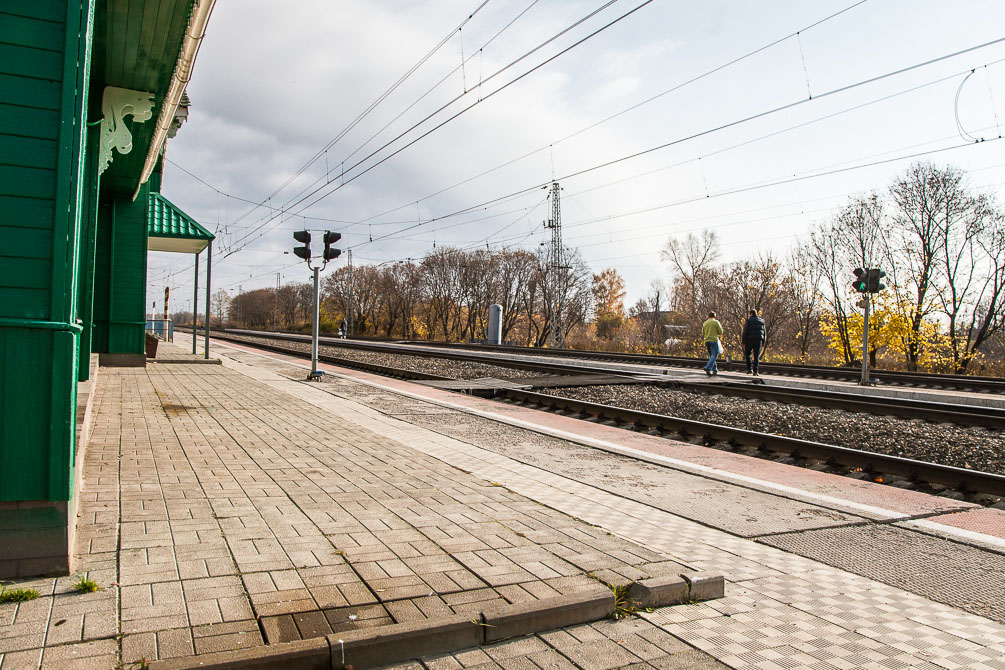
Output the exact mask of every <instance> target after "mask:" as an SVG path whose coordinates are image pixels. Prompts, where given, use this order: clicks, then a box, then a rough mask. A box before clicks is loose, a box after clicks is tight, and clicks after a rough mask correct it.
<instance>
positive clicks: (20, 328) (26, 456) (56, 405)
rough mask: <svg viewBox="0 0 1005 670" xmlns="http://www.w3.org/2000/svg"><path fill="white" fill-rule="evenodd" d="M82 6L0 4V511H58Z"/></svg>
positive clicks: (72, 308)
mask: <svg viewBox="0 0 1005 670" xmlns="http://www.w3.org/2000/svg"><path fill="white" fill-rule="evenodd" d="M92 33H93V2H92V0H78V1H75V2H70V3H67V2H65V1H61V0H49V1H47V2H33V1H31V0H3V2H2V3H0V500H68V499H69V497H70V494H71V490H72V488H71V487H72V481H73V479H72V477H73V473H72V459H73V444H74V432H75V410H76V372H77V360H78V336H77V333H78V331H79V327H78V326H77V325H76V324H75V323H74V320H75V316H76V306H77V299H76V291H77V277H76V267H77V263H78V255H79V238H80V234H79V227H80V208H81V200H82V195H83V188H84V184H83V177H84V173H83V165H84V164H85V161H84V160H83V158H84V149H83V138H84V132H83V129H84V127H85V118H84V109H85V107H86V103H87V88H88V72H89V70H90V45H91V37H92Z"/></svg>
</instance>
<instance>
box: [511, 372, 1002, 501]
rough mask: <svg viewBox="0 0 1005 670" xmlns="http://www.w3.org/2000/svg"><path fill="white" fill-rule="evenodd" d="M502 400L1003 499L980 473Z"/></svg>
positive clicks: (543, 402) (534, 398)
mask: <svg viewBox="0 0 1005 670" xmlns="http://www.w3.org/2000/svg"><path fill="white" fill-rule="evenodd" d="M500 395H502V396H504V397H506V398H509V399H511V400H515V401H518V402H523V403H526V404H533V405H537V406H542V407H546V408H550V409H561V410H564V411H566V412H571V413H574V414H579V415H585V416H589V417H593V418H596V419H600V420H609V421H613V422H615V423H618V424H627V425H630V426H636V427H639V428H641V429H651V430H658V431H660V432H661V433H662V432H671V433H676V434H678V435H680V436H681V437H683V438H687V437H689V436H695V437H701V438H704V439H706V440H715V441H719V442H725V443H727V444H730V445H732V446H745V447H753V448H757V449H761V450H765V451H770V452H776V453H783V454H787V455H790V456H792V457H794V458H805V459H810V460H814V461H821V462H825V463H828V464H831V465H835V466H841V467H845V468H848V469H849V470H855V469H857V468H860V469H862V470H866V471H869V472H874V473H876V474H877V475H894V476H897V477H902V478H904V479H908V480H912V481H921V482H927V483H930V484H939V485H942V486H946V487H949V488H957V489H961V490H965V491H972V492H977V493H985V494H988V495H992V496H998V497H1000V496H1005V476H1002V475H996V474H993V473H989V472H981V471H979V470H967V469H964V468H957V467H954V466H950V465H939V464H936V463H928V462H925V461H916V460H913V459H909V458H902V457H900V456H891V455H888V454H877V453H873V452H869V451H862V450H860V449H851V448H848V447H839V446H836V445H832V444H824V443H822V442H812V441H810V440H800V439H797V438H793V437H783V436H781V435H773V434H771V433H758V432H756V431H751V430H745V429H742V428H733V427H730V426H722V425H719V424H714V423H706V422H703V421H693V420H691V419H682V418H678V417H673V416H666V415H663V414H652V413H650V412H642V411H639V410H632V409H626V408H623V407H614V406H612V405H603V404H600V403H593V402H587V401H584V400H576V399H573V398H564V397H562V396H553V395H548V394H544V393H535V392H533V391H523V390H520V389H502V390H501V391H500Z"/></svg>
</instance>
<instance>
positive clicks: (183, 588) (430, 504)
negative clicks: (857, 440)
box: [0, 341, 1005, 670]
mask: <svg viewBox="0 0 1005 670" xmlns="http://www.w3.org/2000/svg"><path fill="white" fill-rule="evenodd" d="M162 346H163V344H162ZM212 347H213V352H214V357H216V358H218V359H219V360H220V361H221V363H222V364H220V365H185V364H178V363H175V364H158V363H156V362H155V363H151V364H149V365H148V366H147V367H146V368H114V369H113V368H106V369H102V370H101V371H100V373H99V375H98V381H97V383H96V384H95V388H94V392H93V393H94V403H95V405H94V406H93V408H92V412H93V413H94V416H95V419H94V427H93V430H92V433H91V439H90V443H89V445H88V447H87V451H86V454H85V464H84V471H83V484H82V494H81V498H80V505H79V511H80V517H79V520H78V527H77V535H76V537H77V543H78V544H77V547H78V554H79V555H78V566H79V568H80V569H81V570H82V572H81V573H80V574H78V575H75V576H70V577H61V578H58V579H38V580H25V581H21V582H18V583H17V584H16V585H9V586H17V587H22V588H34V589H36V590H38V592H39V593H40V597H39V598H37V599H35V600H30V601H26V602H21V603H2V604H0V655H2V656H0V670H7V669H8V668H33V667H39V666H40V665H41V666H42V667H59V668H73V667H93V668H112V667H116V664H121V665H122V667H127V668H128V667H143V666H145V665H146V664H148V663H151V662H154V661H156V660H157V659H186V658H188V657H191V656H193V655H201V654H210V653H213V652H217V651H221V650H231V649H241V648H247V649H250V648H256V647H257V648H261V649H262V650H263V651H264V650H266V649H268V647H270V646H272V645H274V644H279V643H283V642H288V641H290V640H298V639H307V638H311V637H314V636H317V635H323V634H331V633H334V634H342V633H343V632H346V633H348V632H349V631H353V630H356V629H360V628H365V627H379V626H384V625H388V624H392V623H398V622H403V621H414V620H417V619H432V618H435V617H437V616H447V615H456V614H464V613H467V612H475V611H483V609H484V608H488V607H492V606H493V605H500V604H512V603H527V602H533V601H534V600H537V599H542V598H547V597H551V596H556V595H563V594H571V593H575V592H578V591H580V590H584V589H588V588H591V587H595V586H596V585H597V584H598V580H600V581H605V582H618V581H619V580H631V579H642V578H645V577H660V576H667V575H674V574H685V575H695V574H697V575H702V574H704V575H710V574H712V575H714V574H718V575H723V576H724V577H725V579H726V587H725V597H723V598H719V599H714V600H708V601H706V602H701V603H694V604H684V605H676V606H672V607H665V608H659V609H655V610H653V611H652V612H640V613H639V615H638V616H637V617H635V618H628V619H623V620H621V621H606V622H599V623H592V624H582V625H578V626H573V627H569V628H565V629H562V630H556V631H551V632H546V633H539V634H537V635H531V636H529V637H525V638H520V639H517V640H514V641H512V642H508V643H501V644H499V645H492V646H486V647H481V648H478V649H458V650H456V652H454V653H450V654H446V655H440V656H437V657H435V658H424V659H422V660H421V665H420V664H419V662H413V663H411V664H406V666H402V667H412V668H421V667H425V668H437V669H439V668H444V669H445V668H460V667H475V666H478V667H484V668H496V667H499V668H510V667H514V668H515V667H520V668H541V669H544V668H577V667H578V668H583V669H584V670H607V669H608V668H614V667H637V668H639V669H640V670H641V669H643V668H676V667H680V668H723V667H729V668H757V669H769V668H803V667H805V668H813V669H814V670H830V669H831V668H843V669H847V668H906V667H911V668H920V669H922V670H934V669H942V670H949V669H954V668H978V669H983V668H999V669H1001V668H1005V663H1003V661H1002V660H1001V659H1003V658H1005V584H1003V580H1002V579H1001V575H1002V574H1005V512H1002V511H1000V510H994V509H985V508H981V507H976V506H974V505H970V504H967V503H964V502H960V501H955V500H950V499H945V498H937V497H932V496H927V495H923V494H918V493H914V492H910V491H904V490H901V489H896V488H892V487H886V486H882V485H879V484H873V483H870V482H862V481H857V480H849V479H846V478H842V477H837V476H834V475H828V474H825V473H819V472H814V471H808V470H803V469H798V468H793V467H789V466H785V465H780V464H777V463H773V462H768V461H761V460H758V459H752V458H748V457H745V456H741V455H736V454H731V453H726V452H721V451H716V450H711V449H705V448H702V447H700V446H696V445H693V444H689V443H683V442H676V441H672V440H667V439H664V438H659V437H655V436H650V435H645V434H640V433H633V432H628V431H624V430H620V429H617V428H614V427H610V426H605V425H601V424H596V423H590V422H586V421H581V420H577V419H572V418H569V417H562V416H558V415H554V414H548V413H544V412H539V411H536V410H532V409H529V408H523V407H518V406H512V405H500V404H498V403H494V402H492V401H489V400H485V399H481V398H477V397H473V396H467V395H461V394H457V393H452V392H450V391H448V390H444V389H437V388H431V387H428V386H423V385H420V384H414V383H410V382H405V381H399V380H390V379H387V378H383V377H377V376H374V375H371V374H368V373H364V372H359V371H355V370H347V369H337V368H334V367H332V366H322V369H324V370H326V371H327V374H326V375H325V376H324V379H323V381H321V382H307V381H304V378H305V377H306V375H307V370H306V368H305V366H304V365H303V363H302V362H300V361H296V360H293V359H290V358H287V357H283V356H280V355H275V354H262V353H259V352H255V351H253V350H252V349H250V348H248V347H243V346H239V345H233V344H227V343H222V342H215V341H214V342H213V343H212ZM173 349H177V351H175V352H174V354H177V355H174V354H173V353H172V351H173ZM183 351H184V349H182V348H181V347H174V348H172V347H171V346H168V347H165V349H164V352H165V357H166V359H167V358H170V359H174V360H183V359H184V358H185V357H184V356H182V355H181V353H182V352H183ZM159 353H160V352H159ZM200 353H201V352H200ZM79 576H86V577H88V578H89V579H92V580H94V581H96V582H97V583H98V584H99V585H100V586H101V587H102V589H101V590H99V591H97V592H94V593H88V594H78V593H75V592H74V591H73V589H72V584H73V582H75V581H76V579H77V578H78V577H79ZM162 662H163V661H162ZM167 662H171V661H167ZM151 667H156V663H151ZM193 667H195V666H193Z"/></svg>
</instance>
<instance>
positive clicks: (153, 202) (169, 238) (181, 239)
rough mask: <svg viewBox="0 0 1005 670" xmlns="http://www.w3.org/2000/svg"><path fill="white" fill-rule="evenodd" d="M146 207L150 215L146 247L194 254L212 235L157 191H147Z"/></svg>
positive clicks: (201, 248)
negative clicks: (148, 197) (148, 196)
mask: <svg viewBox="0 0 1005 670" xmlns="http://www.w3.org/2000/svg"><path fill="white" fill-rule="evenodd" d="M149 207H150V216H149V217H148V219H147V221H148V223H147V232H148V233H149V238H148V240H147V249H148V250H149V251H173V252H176V253H182V254H197V253H199V252H200V251H202V250H203V249H205V248H206V245H208V244H209V243H210V242H211V241H212V240H213V238H214V237H215V236H214V235H213V233H211V232H209V231H208V230H206V229H205V228H203V227H202V226H200V225H199V224H198V223H196V220H195V219H193V218H192V217H191V216H189V215H188V214H186V213H185V212H183V211H181V210H180V209H178V207H176V206H175V205H174V204H172V202H171V201H170V200H168V199H167V198H165V197H164V196H162V195H161V194H160V193H151V194H150V202H149Z"/></svg>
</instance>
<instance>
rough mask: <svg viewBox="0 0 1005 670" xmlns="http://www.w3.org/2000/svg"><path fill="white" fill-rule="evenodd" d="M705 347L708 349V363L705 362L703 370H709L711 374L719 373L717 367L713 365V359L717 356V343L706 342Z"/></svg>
mask: <svg viewBox="0 0 1005 670" xmlns="http://www.w3.org/2000/svg"><path fill="white" fill-rule="evenodd" d="M705 347H706V348H707V349H708V363H705V370H706V371H708V372H711V373H712V374H713V375H717V374H719V368H718V367H716V365H715V359H716V358H718V357H719V343H718V342H706V343H705Z"/></svg>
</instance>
